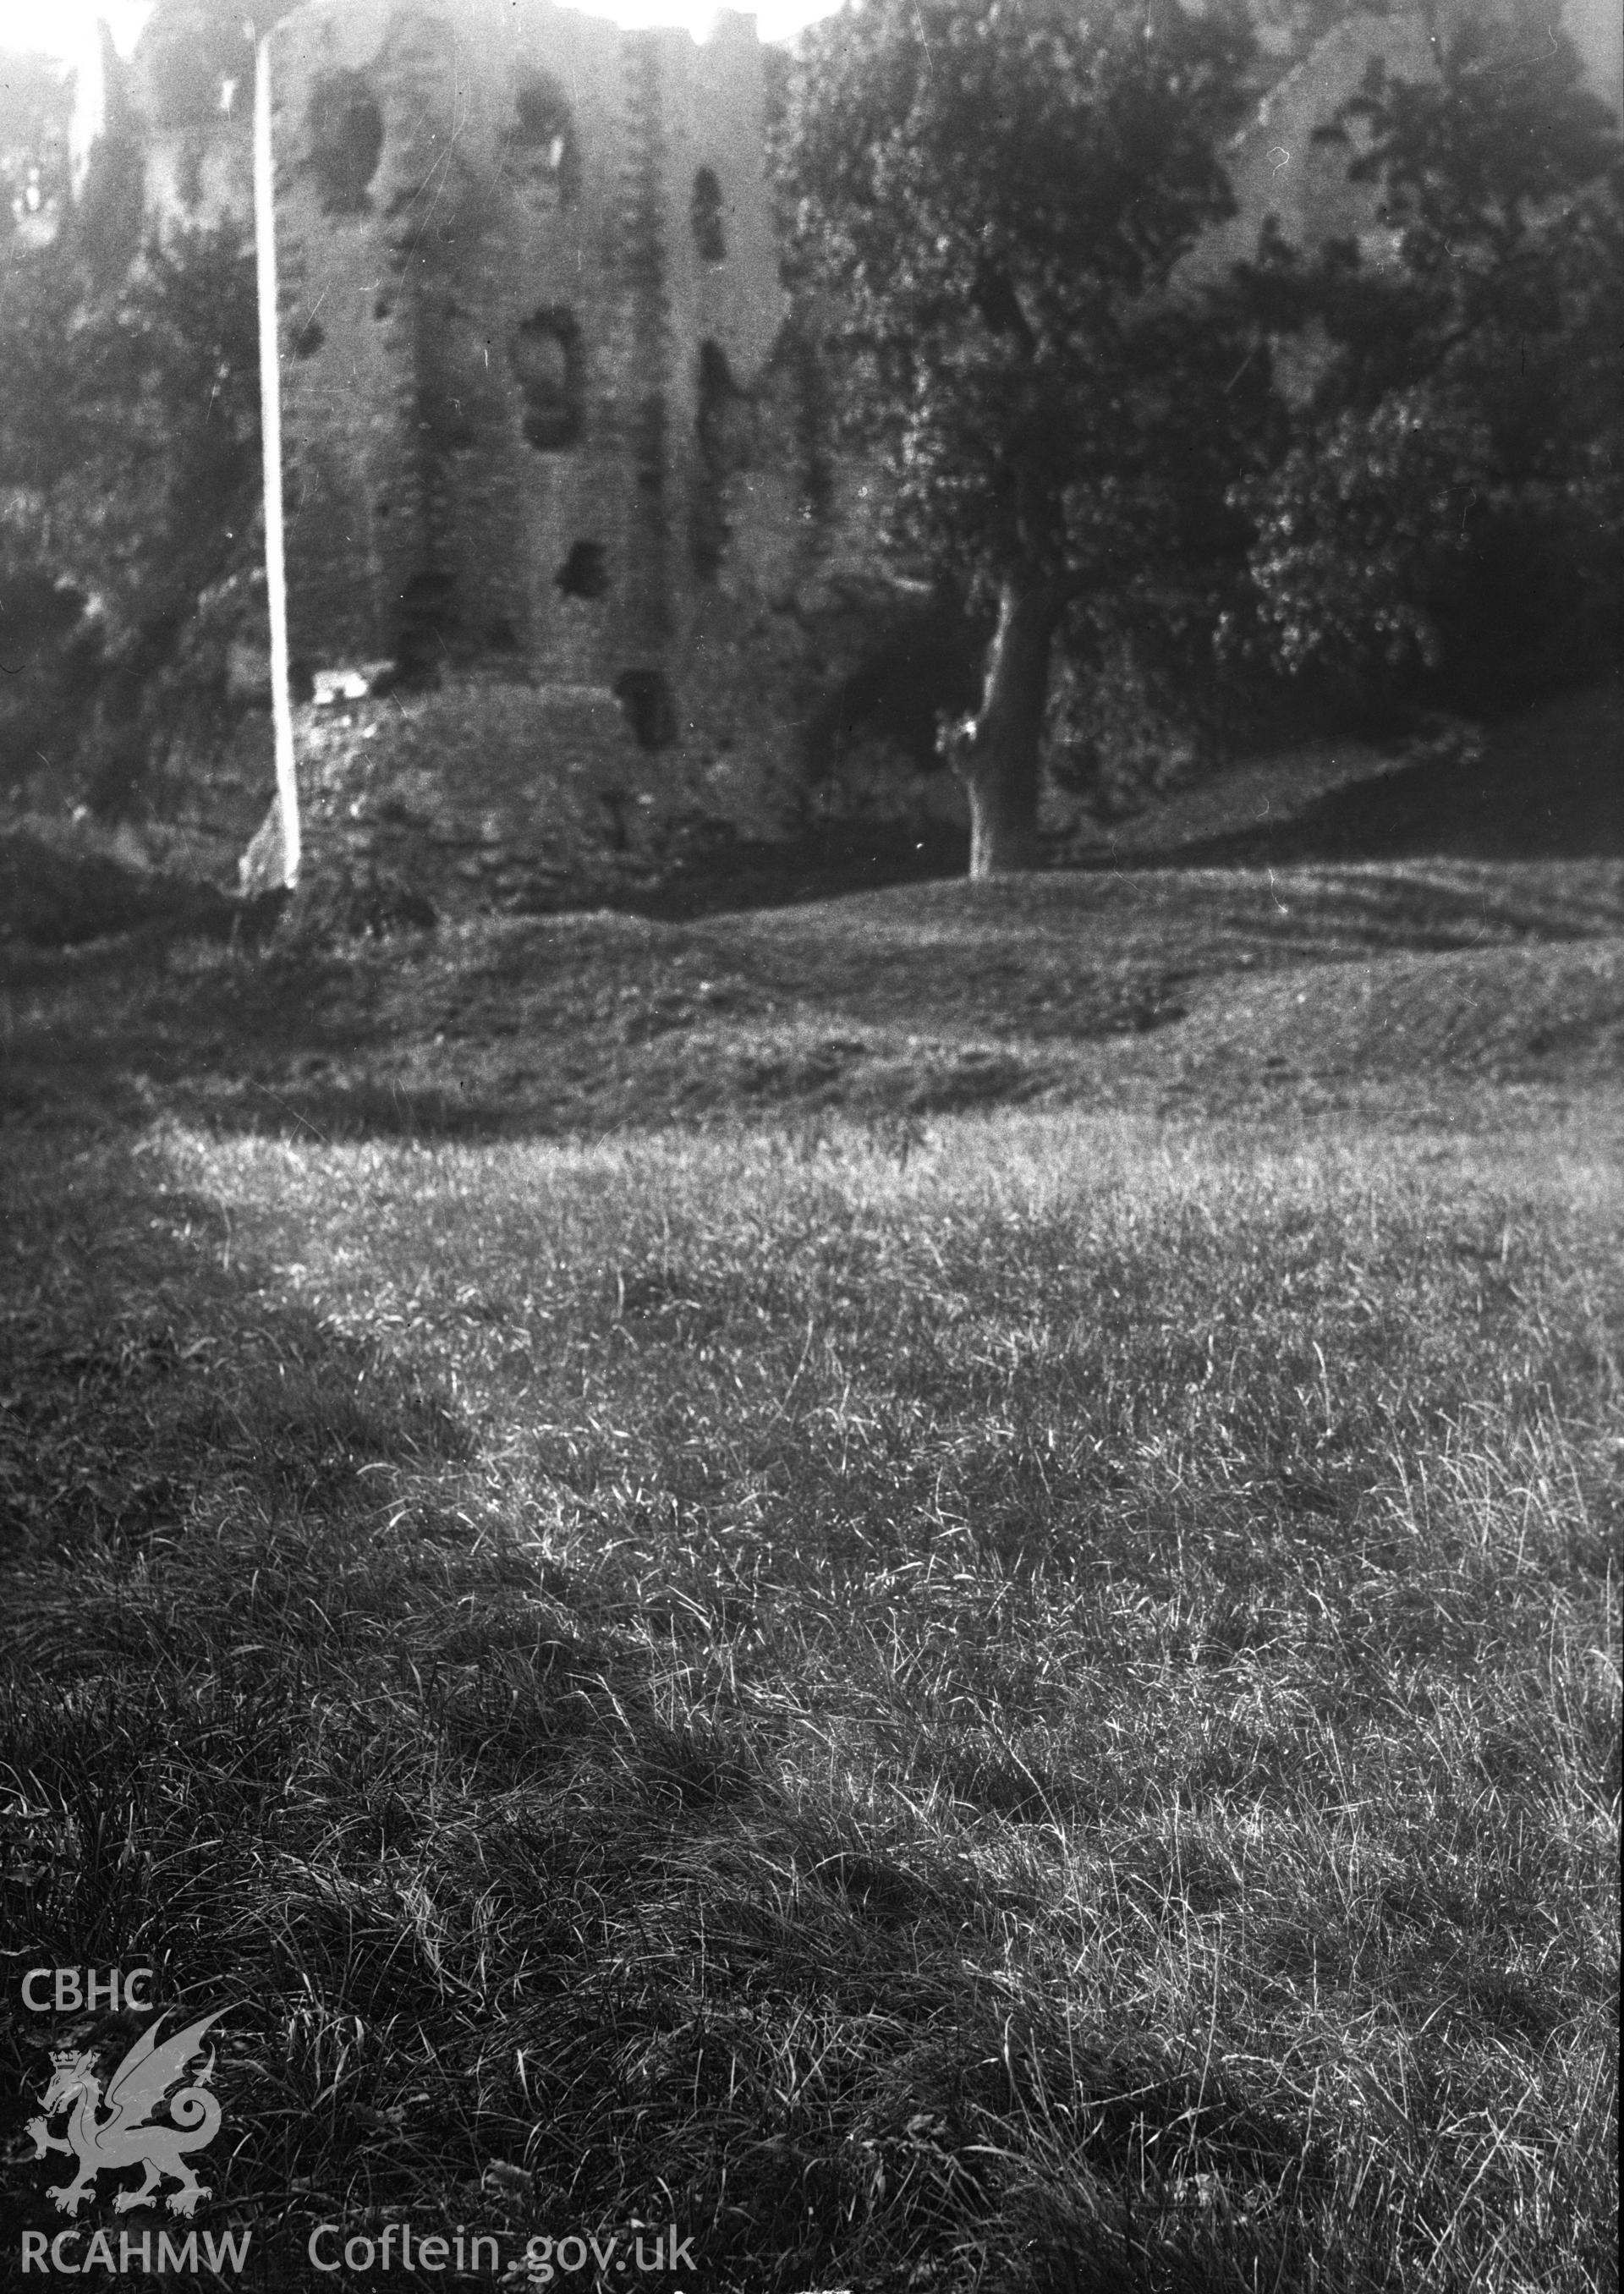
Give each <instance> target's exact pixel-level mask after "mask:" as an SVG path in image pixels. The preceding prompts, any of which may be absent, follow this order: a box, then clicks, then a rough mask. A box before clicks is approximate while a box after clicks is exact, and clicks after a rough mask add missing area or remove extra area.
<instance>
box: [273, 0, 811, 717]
mask: <svg viewBox="0 0 1624 2294" xmlns="http://www.w3.org/2000/svg"><path fill="white" fill-rule="evenodd" d="M272 86H273V89H274V92H275V101H276V114H275V142H276V151H277V200H278V211H279V212H278V231H279V256H280V281H281V293H282V301H283V317H282V324H283V331H284V345H285V350H286V353H287V356H286V360H285V365H284V378H283V393H284V422H285V427H286V434H287V437H288V445H289V452H288V466H289V467H288V488H289V513H290V516H289V589H290V611H291V615H292V632H293V637H292V642H293V647H294V651H295V653H296V655H301V656H303V658H304V659H305V661H306V662H308V663H310V664H311V665H312V666H318V665H321V664H325V663H333V662H336V661H343V660H345V659H349V660H360V659H366V658H379V657H393V658H394V659H396V660H398V661H401V662H402V663H404V664H405V665H407V666H409V667H413V668H419V669H422V670H431V669H434V668H435V667H439V668H442V669H445V670H457V669H463V668H467V667H470V666H472V665H475V664H479V665H482V666H484V667H487V668H490V669H494V670H498V671H499V670H502V669H504V668H506V669H507V670H508V671H511V672H512V673H514V674H515V675H516V676H518V677H521V678H523V679H525V680H527V681H531V682H539V683H542V684H547V685H556V686H564V687H591V688H599V689H602V688H611V689H616V690H618V691H619V692H620V694H621V696H622V699H623V700H624V701H625V702H626V704H627V706H628V710H629V714H630V715H631V717H632V718H633V720H634V721H635V722H636V723H637V726H638V728H639V729H640V731H641V733H642V735H643V736H644V738H645V741H646V742H648V741H651V740H653V741H657V740H658V739H660V738H661V737H662V736H664V737H669V736H670V732H671V731H672V730H674V726H673V724H672V721H671V720H672V718H673V714H674V711H675V707H676V700H675V696H676V695H677V693H678V690H679V688H680V687H681V685H682V682H683V679H682V670H683V666H684V662H685V656H686V654H687V652H688V651H689V649H690V648H691V647H692V644H693V642H694V637H695V635H696V603H697V600H696V594H695V593H696V591H697V590H698V589H699V588H701V587H702V584H703V582H704V580H705V579H706V578H707V577H708V576H709V575H711V574H713V573H715V572H716V571H717V568H718V565H719V559H720V555H721V549H722V536H723V529H724V525H725V518H724V511H723V501H722V496H723V493H724V491H725V488H726V484H727V475H728V465H729V462H730V461H736V460H739V459H741V456H740V453H739V451H738V442H737V440H736V438H735V433H737V432H740V431H742V430H743V429H744V428H746V427H748V412H747V409H748V394H749V392H750V391H751V388H752V386H754V385H755V383H756V382H757V381H758V380H759V376H760V374H761V371H762V369H763V367H764V365H765V362H766V361H767V357H768V355H769V354H770V352H771V349H772V346H773V343H774V340H775V336H776V334H777V331H778V329H779V326H780V324H781V321H782V313H783V305H782V297H781V292H780V289H779V284H778V272H777V257H776V251H775V246H774V241H773V235H772V228H771V222H770V216H769V212H768V207H767V191H766V184H765V177H764V165H765V158H764V154H765V126H764V119H763V87H762V77H761V63H760V55H759V49H758V47H757V44H756V37H755V26H754V22H753V20H752V19H750V18H747V17H740V16H735V15H727V14H725V15H723V16H722V17H721V19H720V20H719V26H718V28H717V31H716V34H715V36H714V37H712V39H711V40H710V41H709V42H708V43H706V44H705V45H703V46H696V45H694V42H693V41H692V40H691V39H690V38H689V37H688V36H687V35H686V33H683V32H678V31H660V32H648V33H626V32H621V31H620V30H619V29H617V28H615V27H614V26H613V25H612V24H609V23H606V22H603V21H600V20H594V19H593V18H591V17H589V16H585V15H581V14H578V13H576V12H574V11H572V10H569V9H565V8H562V7H558V6H555V5H554V4H552V0H313V4H310V5H307V6H305V7H303V8H301V9H299V10H297V11H296V12H295V14H294V15H293V16H292V17H290V18H289V19H288V21H287V22H286V23H285V24H284V25H283V26H282V28H281V29H280V32H279V33H278V34H277V36H276V40H275V44H274V60H273V72H272Z"/></svg>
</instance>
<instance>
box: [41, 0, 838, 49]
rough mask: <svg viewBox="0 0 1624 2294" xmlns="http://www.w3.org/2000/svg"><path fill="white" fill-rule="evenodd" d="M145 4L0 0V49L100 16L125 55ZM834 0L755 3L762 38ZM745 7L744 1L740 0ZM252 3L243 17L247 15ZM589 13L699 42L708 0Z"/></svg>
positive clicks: (68, 32) (82, 29)
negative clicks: (666, 29) (679, 29)
mask: <svg viewBox="0 0 1624 2294" xmlns="http://www.w3.org/2000/svg"><path fill="white" fill-rule="evenodd" d="M834 4H835V0H756V7H755V10H754V13H755V17H756V20H757V25H758V28H759V31H760V34H761V37H762V38H763V39H764V40H778V39H784V38H787V37H788V36H789V35H790V34H791V33H792V32H798V31H799V30H800V28H801V26H802V25H803V24H809V23H810V22H811V21H812V20H813V19H814V17H816V16H825V15H827V14H828V13H829V12H830V10H831V8H832V6H833V5H834ZM745 5H746V8H748V0H745ZM149 8H150V0H88V4H86V0H0V51H6V50H9V51H11V52H12V53H17V52H18V51H20V50H28V49H39V50H44V51H45V53H47V54H51V55H59V56H69V57H73V56H77V54H78V53H80V52H81V49H82V47H83V45H84V44H85V42H86V41H90V40H93V38H94V37H95V26H96V19H97V17H98V16H102V17H105V18H106V20H107V21H108V23H109V24H110V27H111V28H112V34H113V37H114V39H115V41H116V42H117V43H118V46H119V47H120V48H121V49H122V50H123V52H124V53H125V54H126V55H127V54H128V53H129V51H130V48H131V46H132V45H133V44H134V38H135V35H136V34H137V32H139V30H140V29H141V27H142V23H143V21H144V20H145V19H146V16H147V14H148V12H149ZM253 12H254V11H253V4H252V0H247V4H246V5H245V7H244V10H243V13H244V14H245V15H248V16H251V15H252V14H253ZM713 12H714V0H591V4H590V6H589V13H590V14H592V15H594V16H609V17H612V18H613V20H615V22H617V23H621V24H627V25H640V24H683V25H686V28H688V30H689V31H691V32H693V33H694V34H695V36H696V37H701V38H702V37H703V36H704V33H705V30H706V28H707V26H708V25H709V23H710V20H711V15H712V14H713Z"/></svg>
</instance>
